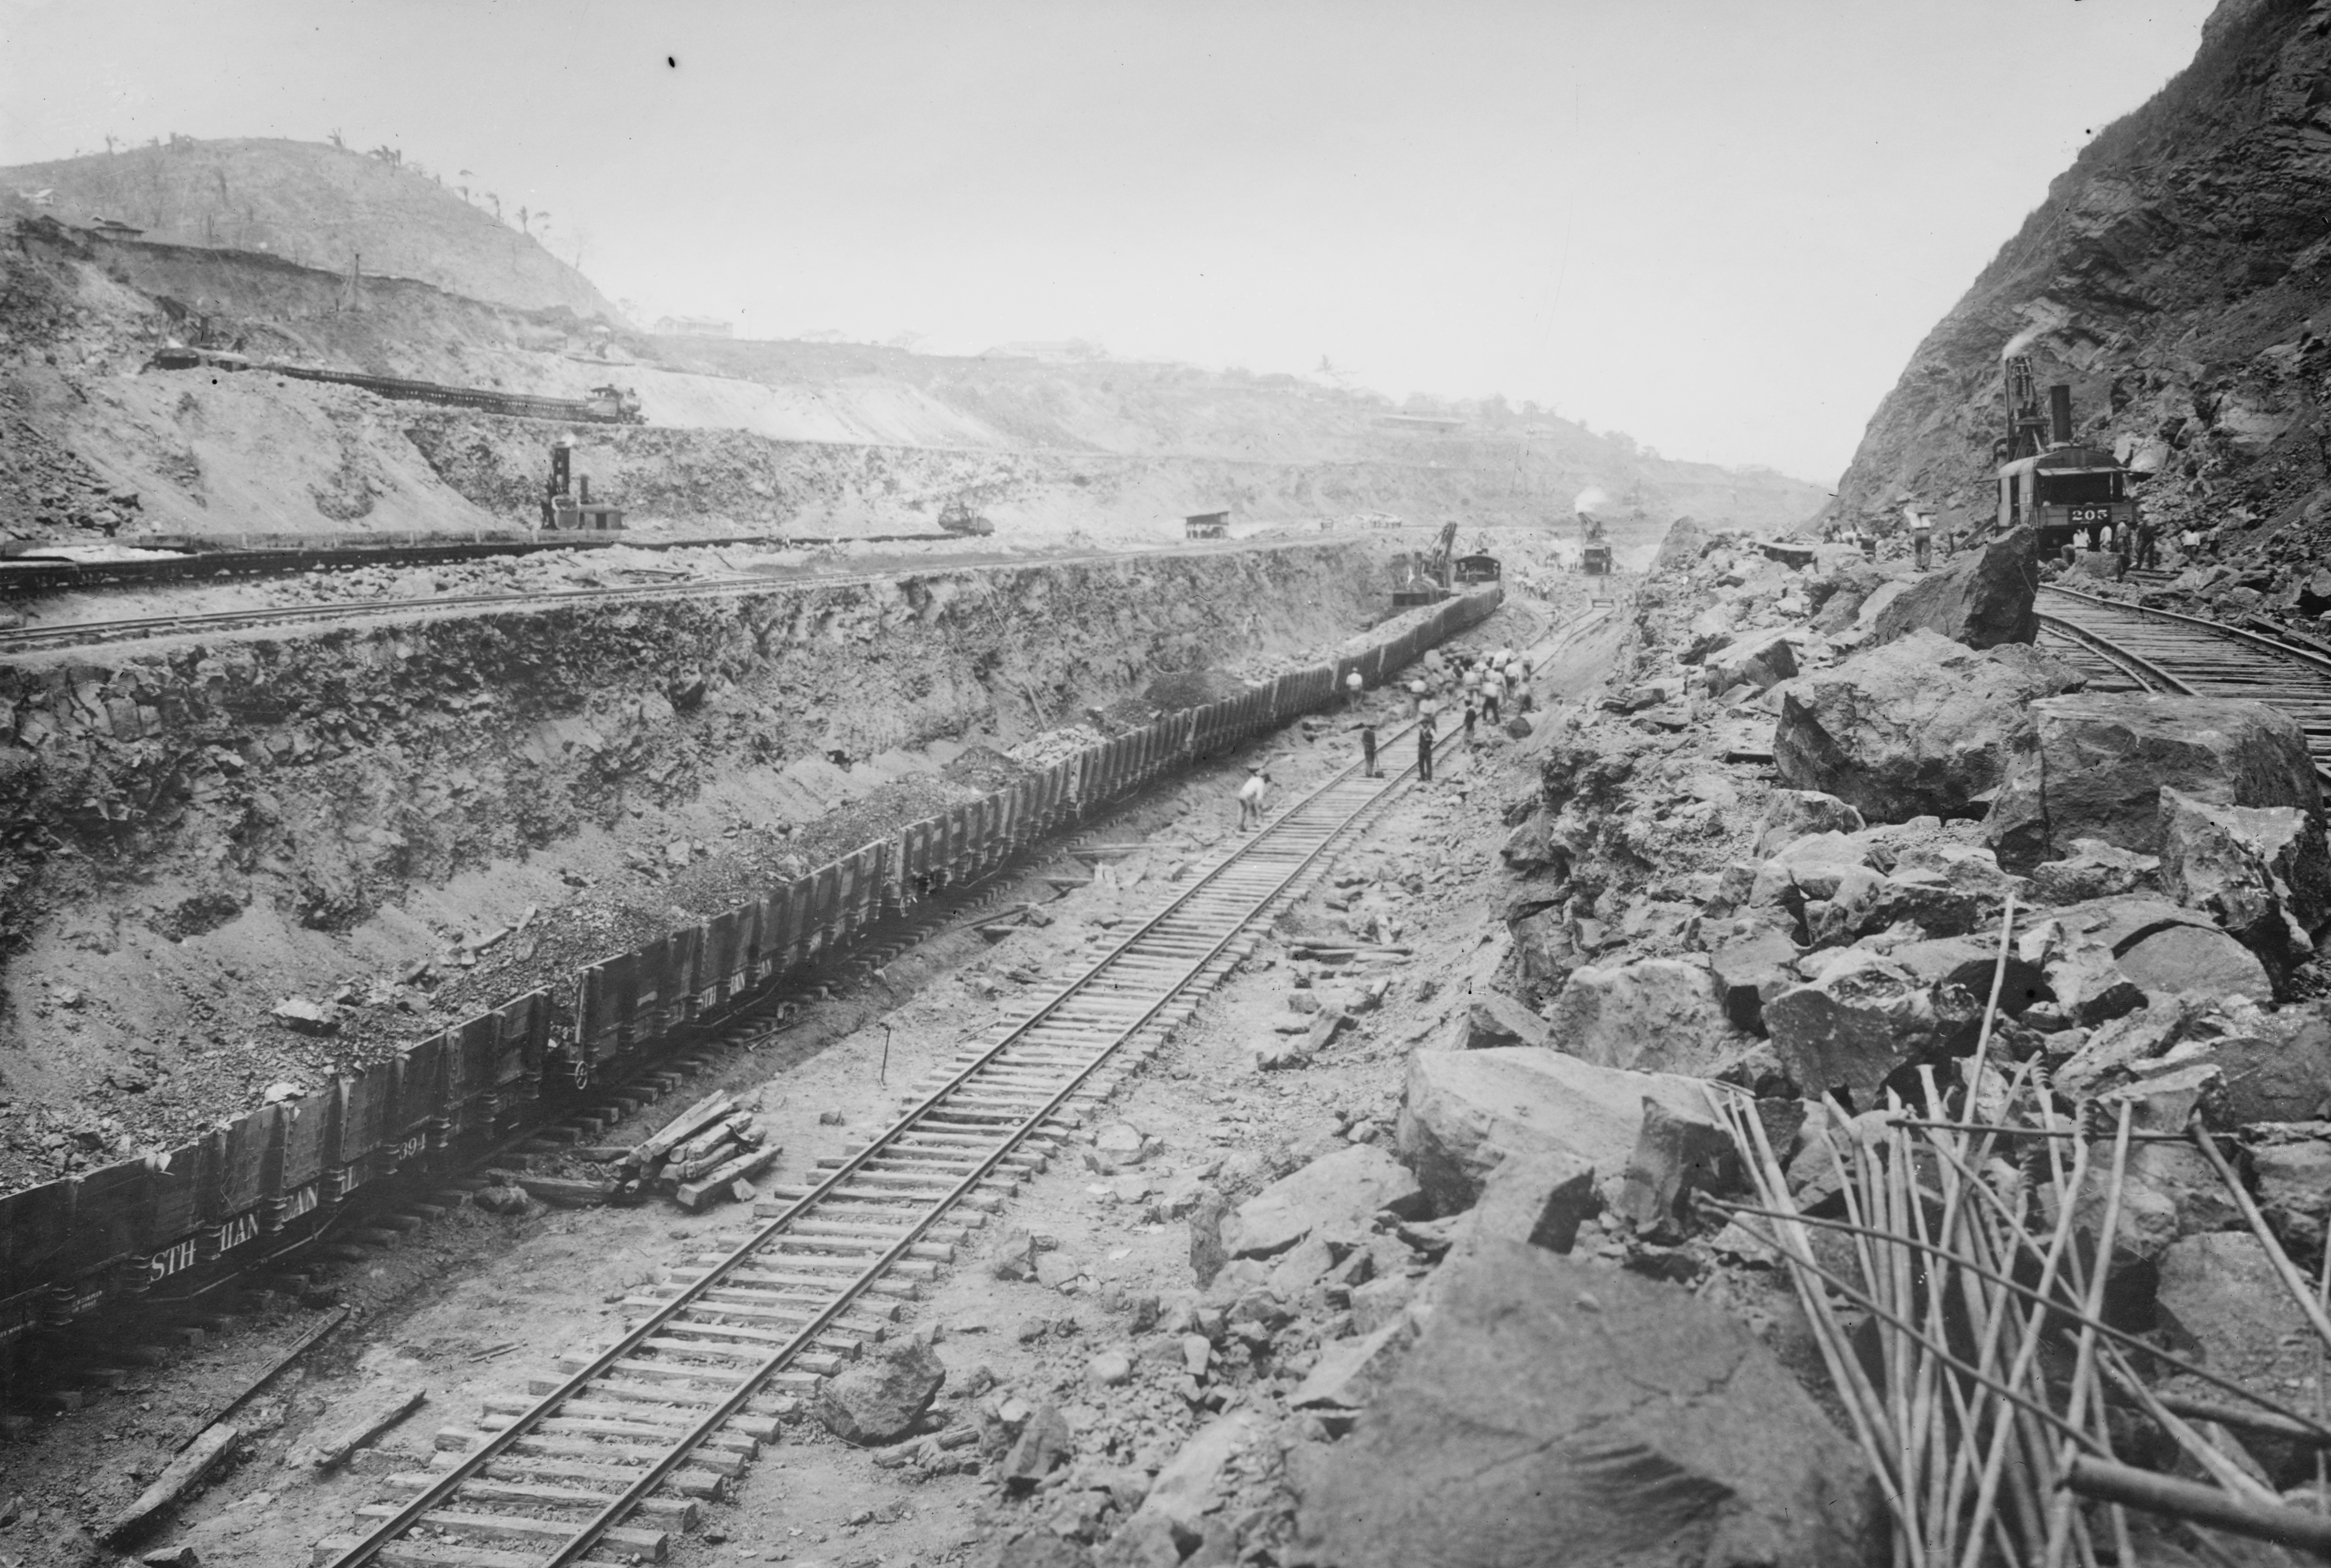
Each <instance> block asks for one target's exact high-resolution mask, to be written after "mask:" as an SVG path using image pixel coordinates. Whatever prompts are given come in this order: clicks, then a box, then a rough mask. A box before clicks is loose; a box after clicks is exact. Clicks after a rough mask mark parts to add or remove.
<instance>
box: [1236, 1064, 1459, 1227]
mask: <svg viewBox="0 0 2331 1568" xmlns="http://www.w3.org/2000/svg"><path fill="white" fill-rule="evenodd" d="M1469 1054H1471V1053H1469ZM1481 1054H1493V1053H1481ZM1422 1200H1423V1193H1422V1189H1421V1188H1420V1187H1418V1185H1417V1183H1416V1179H1415V1178H1414V1177H1413V1176H1411V1175H1410V1174H1408V1171H1407V1170H1406V1169H1405V1168H1404V1167H1403V1165H1402V1164H1401V1163H1400V1162H1399V1161H1398V1160H1395V1159H1394V1158H1393V1157H1392V1156H1391V1155H1388V1154H1386V1153H1384V1151H1383V1150H1382V1149H1380V1148H1377V1147H1376V1146H1375V1145H1373V1144H1354V1145H1351V1146H1350V1147H1349V1148H1343V1149H1338V1150H1337V1151H1336V1152H1335V1153H1334V1154H1332V1155H1323V1156H1322V1157H1320V1158H1318V1159H1316V1160H1314V1161H1312V1162H1311V1163H1310V1164H1308V1165H1306V1166H1304V1167H1303V1168H1302V1169H1301V1170H1299V1171H1297V1172H1296V1173H1295V1174H1292V1175H1290V1176H1283V1177H1281V1178H1280V1180H1278V1181H1276V1182H1273V1183H1271V1184H1270V1186H1268V1187H1265V1188H1264V1189H1263V1190H1262V1191H1261V1192H1260V1193H1256V1194H1255V1195H1254V1196H1253V1197H1251V1198H1249V1199H1248V1200H1247V1201H1246V1202H1243V1203H1241V1204H1240V1205H1239V1206H1238V1208H1237V1209H1236V1211H1234V1212H1232V1214H1231V1216H1230V1217H1229V1219H1228V1220H1226V1221H1224V1222H1223V1232H1222V1234H1223V1248H1224V1250H1226V1251H1227V1252H1228V1253H1229V1254H1230V1256H1232V1257H1233V1258H1269V1257H1271V1256H1273V1255H1275V1254H1277V1253H1280V1252H1284V1251H1286V1250H1288V1249H1289V1247H1292V1246H1294V1245H1295V1244H1296V1243H1297V1242H1298V1241H1300V1240H1303V1239H1304V1238H1305V1237H1307V1236H1308V1235H1310V1234H1311V1233H1312V1232H1313V1231H1318V1230H1323V1229H1330V1228H1337V1227H1340V1228H1343V1229H1346V1230H1348V1231H1356V1232H1358V1233H1359V1234H1362V1235H1365V1233H1366V1231H1367V1229H1368V1222H1369V1221H1371V1220H1373V1219H1374V1218H1375V1214H1376V1212H1377V1211H1379V1210H1382V1209H1390V1210H1392V1211H1393V1212H1394V1213H1397V1214H1401V1215H1403V1216H1408V1215H1413V1214H1416V1213H1420V1212H1422Z"/></svg>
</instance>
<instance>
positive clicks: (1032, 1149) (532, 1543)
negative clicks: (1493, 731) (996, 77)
mask: <svg viewBox="0 0 2331 1568" xmlns="http://www.w3.org/2000/svg"><path fill="white" fill-rule="evenodd" d="M1602 619H1603V615H1602V614H1600V613H1589V614H1587V615H1585V616H1584V617H1581V618H1580V619H1578V620H1576V621H1574V622H1571V623H1570V624H1569V625H1568V626H1566V627H1564V628H1561V629H1560V631H1559V634H1558V636H1557V637H1556V638H1555V639H1554V640H1553V641H1552V642H1551V644H1549V645H1545V646H1542V648H1541V649H1540V650H1538V651H1537V653H1538V660H1539V662H1541V663H1542V662H1543V661H1544V660H1546V659H1547V658H1550V657H1551V656H1552V653H1553V652H1554V651H1556V650H1557V649H1558V648H1559V646H1560V645H1561V644H1562V643H1564V642H1567V641H1570V640H1571V639H1573V638H1575V637H1576V636H1577V635H1579V634H1581V633H1582V632H1585V631H1586V630H1588V629H1590V628H1591V627H1592V626H1594V624H1596V623H1598V622H1600V621H1601V620H1602ZM1411 731H1413V725H1408V726H1403V727H1400V728H1399V729H1397V730H1395V731H1394V732H1392V733H1391V734H1389V735H1388V736H1386V744H1387V746H1390V745H1393V744H1396V743H1397V742H1398V740H1399V739H1400V737H1401V736H1403V735H1405V734H1408V733H1410V732H1411ZM1412 774H1413V767H1410V768H1390V769H1387V776H1385V777H1382V778H1368V777H1365V776H1364V775H1363V774H1361V773H1360V771H1359V769H1358V767H1357V765H1354V766H1352V767H1349V768H1346V769H1345V770H1344V771H1343V772H1341V773H1339V774H1337V775H1336V776H1335V777H1334V778H1332V779H1330V780H1329V781H1328V782H1327V784H1322V785H1321V786H1319V787H1318V789H1315V790H1313V791H1312V792H1310V793H1309V794H1307V795H1305V796H1304V797H1303V798H1301V799H1300V800H1299V801H1297V802H1296V803H1293V804H1292V805H1290V806H1289V807H1288V808H1286V809H1285V810H1284V811H1282V812H1280V813H1279V814H1278V815H1277V816H1276V817H1274V818H1272V819H1271V820H1270V822H1267V823H1266V824H1265V825H1264V826H1263V827H1262V828H1261V830H1259V831H1258V832H1256V833H1255V834H1254V835H1253V836H1252V837H1251V838H1246V839H1242V840H1241V841H1238V842H1236V843H1235V844H1234V846H1233V847H1232V848H1231V849H1230V850H1228V851H1225V852H1223V853H1222V854H1220V855H1218V856H1217V857H1215V858H1214V860H1213V861H1212V862H1211V863H1210V864H1207V865H1205V866H1204V867H1203V868H1202V869H1201V870H1199V871H1198V873H1197V874H1196V875H1195V877H1194V879H1193V880H1192V881H1191V882H1190V884H1189V885H1188V886H1187V887H1186V888H1185V889H1182V890H1180V891H1178V892H1176V893H1175V894H1174V895H1173V896H1172V897H1171V898H1168V899H1167V900H1166V902H1165V903H1164V904H1163V906H1162V907H1160V908H1157V909H1156V910H1155V911H1154V912H1153V913H1151V914H1150V915H1148V916H1147V917H1146V918H1143V919H1140V920H1139V921H1138V923H1137V925H1135V927H1134V928H1133V929H1132V930H1131V931H1130V932H1129V933H1128V934H1127V936H1124V937H1123V938H1121V939H1119V940H1118V941H1116V942H1114V943H1113V944H1112V946H1110V947H1109V948H1108V951H1107V952H1105V953H1103V954H1102V955H1099V957H1097V958H1095V959H1093V960H1092V961H1091V962H1090V963H1089V965H1086V966H1085V967H1084V968H1083V969H1082V970H1081V971H1080V972H1079V973H1078V974H1075V975H1074V976H1073V977H1072V978H1070V980H1068V981H1067V982H1066V983H1065V984H1061V985H1060V986H1058V987H1057V988H1055V989H1054V990H1052V991H1051V993H1049V994H1047V995H1045V996H1044V997H1043V998H1042V1000H1040V1001H1039V1002H1037V1003H1035V1004H1034V1005H1033V1006H1032V1008H1030V1009H1029V1010H1028V1012H1026V1013H1025V1014H1024V1015H1023V1016H1022V1017H1019V1018H1017V1019H1016V1020H1013V1021H1009V1022H1005V1023H1004V1024H1002V1025H999V1026H998V1027H997V1030H996V1031H995V1032H994V1034H993V1036H992V1038H989V1039H988V1040H986V1041H985V1042H984V1043H979V1042H975V1043H973V1044H971V1045H969V1046H967V1047H966V1048H965V1050H962V1051H961V1052H959V1053H958V1055H957V1056H956V1059H955V1060H953V1061H952V1062H950V1063H949V1064H948V1065H947V1067H944V1068H941V1069H937V1072H936V1073H935V1074H934V1075H933V1079H930V1080H926V1084H925V1086H924V1087H923V1088H922V1089H921V1092H920V1093H919V1095H918V1098H915V1099H914V1100H913V1102H912V1103H911V1104H909V1106H908V1107H907V1108H906V1110H905V1112H904V1114H903V1115H901V1116H900V1117H899V1118H898V1119H897V1120H896V1121H894V1122H893V1123H892V1124H891V1125H890V1126H889V1127H888V1128H887V1129H885V1130H884V1131H882V1132H881V1133H880V1134H878V1135H876V1136H874V1137H873V1138H871V1140H869V1141H868V1142H866V1143H864V1144H863V1145H860V1146H858V1147H857V1148H855V1149H854V1150H852V1151H851V1152H849V1153H847V1154H845V1155H839V1156H834V1157H833V1158H830V1159H826V1160H823V1161H821V1162H819V1173H820V1174H818V1176H817V1178H816V1180H815V1182H814V1184H813V1185H811V1186H808V1187H792V1188H784V1187H781V1188H779V1189H777V1190H776V1191H775V1193H772V1194H771V1195H770V1198H769V1199H768V1200H766V1201H765V1202H764V1204H763V1205H762V1206H761V1208H759V1209H756V1216H759V1215H763V1214H766V1219H765V1220H764V1222H762V1223H760V1224H759V1225H758V1226H757V1227H756V1229H755V1230H753V1231H751V1232H750V1233H749V1234H747V1235H745V1236H743V1237H742V1238H741V1239H740V1240H737V1241H735V1243H734V1244H733V1245H730V1246H729V1247H728V1248H727V1250H723V1251H719V1252H714V1253H707V1254H701V1255H699V1256H698V1257H696V1258H695V1259H693V1261H692V1263H691V1264H690V1267H689V1268H687V1269H684V1270H682V1271H681V1272H680V1275H679V1276H678V1277H677V1278H675V1280H674V1281H673V1283H671V1285H668V1286H666V1287H664V1288H661V1289H660V1290H657V1291H653V1292H649V1293H645V1294H642V1295H637V1296H633V1297H628V1298H626V1300H625V1302H624V1306H625V1307H627V1308H629V1309H632V1310H634V1311H638V1312H641V1313H642V1314H643V1316H642V1317H641V1318H640V1320H639V1321H638V1322H637V1323H636V1324H635V1325H634V1326H632V1327H631V1328H629V1329H628V1330H627V1331H626V1332H625V1333H624V1334H623V1336H622V1337H621V1338H620V1339H618V1340H616V1341H615V1342H614V1344H612V1345H604V1346H603V1347H600V1348H598V1349H596V1350H595V1351H592V1352H588V1353H578V1354H573V1355H570V1356H568V1357H566V1358H564V1359H563V1360H562V1361H561V1362H560V1364H559V1372H560V1373H561V1374H562V1375H561V1376H559V1377H558V1378H557V1379H549V1378H546V1379H543V1380H540V1381H539V1382H538V1384H537V1391H538V1396H539V1397H537V1398H535V1399H533V1400H532V1401H531V1402H519V1401H514V1400H513V1401H508V1402H493V1403H490V1404H489V1407H488V1412H489V1413H488V1418H487V1420H486V1421H482V1422H480V1430H479V1431H478V1432H477V1433H476V1434H475V1437H474V1440H471V1439H470V1438H469V1437H467V1436H464V1437H461V1438H457V1439H456V1440H457V1441H459V1442H461V1444H462V1446H463V1451H462V1452H461V1457H460V1458H459V1459H456V1460H454V1462H453V1463H452V1465H451V1466H450V1467H448V1468H442V1469H431V1470H425V1471H415V1472H414V1473H411V1474H408V1475H404V1476H400V1477H394V1478H391V1479H390V1483H389V1485H390V1487H391V1489H392V1490H395V1491H396V1492H398V1493H400V1494H403V1500H401V1501H395V1502H382V1503H376V1504H373V1505H370V1506H366V1507H365V1508H363V1509H361V1510H359V1515H360V1517H362V1518H363V1519H365V1520H366V1521H368V1522H369V1527H368V1529H367V1530H366V1534H364V1535H340V1536H332V1537H328V1538H327V1539H326V1540H324V1541H322V1542H320V1543H319V1544H318V1546H317V1549H316V1557H315V1561H316V1562H317V1563H319V1564H324V1565H328V1568H362V1565H363V1564H366V1563H386V1564H391V1565H392V1568H455V1565H457V1564H458V1565H461V1568H563V1565H565V1564H569V1563H609V1564H612V1563H614V1562H617V1561H620V1560H622V1559H623V1558H633V1559H634V1560H642V1561H660V1560H661V1559H662V1558H663V1557H664V1556H665V1555H666V1554H667V1553H668V1552H669V1549H670V1544H671V1534H672V1532H673V1531H674V1530H675V1529H679V1528H685V1527H686V1526H687V1525H690V1523H692V1522H693V1520H694V1518H695V1516H696V1509H697V1506H698V1505H697V1499H699V1498H701V1497H717V1496H719V1495H721V1494H722V1493H723V1492H724V1490H725V1488H726V1486H727V1483H728V1479H729V1478H733V1477H734V1476H736V1475H737V1474H738V1473H740V1472H741V1471H742V1469H743V1468H744V1466H745V1464H746V1463H747V1460H748V1459H750V1457H751V1455H752V1454H753V1452H754V1451H755V1450H756V1448H757V1447H758V1445H759V1444H760V1443H761V1442H763V1441H766V1440H770V1439H773V1438H774V1437H775V1436H776V1433H777V1424H778V1420H777V1416H776V1414H775V1411H774V1410H771V1409H768V1408H766V1407H764V1406H762V1405H761V1404H760V1403H759V1402H760V1401H762V1400H763V1399H764V1397H765V1396H766V1395H770V1394H773V1393H776V1392H787V1391H790V1392H808V1391H809V1390H810V1389H811V1388H812V1387H813V1384H814V1383H815V1382H816V1380H817V1379H818V1378H820V1377H822V1376H824V1375H828V1374H830V1373H834V1372H838V1371H840V1370H841V1369H842V1366H843V1364H845V1363H846V1362H847V1361H848V1360H849V1359H850V1358H851V1357H852V1356H854V1355H855V1354H857V1353H858V1351H859V1350H860V1349H861V1347H862V1346H864V1345H867V1344H869V1343H872V1342H877V1341H880V1339H881V1338H882V1337H883V1336H884V1335H885V1334H887V1333H888V1332H889V1331H890V1327H891V1326H892V1324H893V1323H894V1322H895V1320H896V1318H897V1316H898V1314H899V1309H900V1304H901V1302H902V1301H904V1300H907V1299H911V1298H913V1297H915V1296H916V1295H917V1294H918V1291H919V1290H920V1288H921V1286H922V1284H923V1283H924V1282H925V1281H927V1280H928V1279H929V1278H931V1277H933V1276H935V1275H936V1274H937V1272H938V1270H939V1269H941V1268H943V1267H944V1266H945V1265H947V1264H948V1263H950V1262H952V1261H954V1259H955V1257H956V1249H957V1248H958V1247H959V1246H960V1245H961V1244H962V1243H963V1242H964V1241H965V1240H966V1238H967V1237H968V1236H969V1234H970V1232H971V1231H974V1230H976V1229H977V1228H978V1227H979V1226H980V1225H982V1224H983V1223H985V1220H986V1219H987V1217H988V1215H989V1214H990V1213H991V1212H994V1211H995V1210H996V1209H998V1208H1000V1207H1001V1205H1002V1203H1003V1201H1004V1197H1005V1195H1006V1194H1007V1193H1009V1192H1010V1191H1011V1190H1012V1188H1013V1186H1014V1185H1016V1184H1017V1183H1019V1182H1021V1181H1023V1180H1025V1179H1027V1178H1028V1177H1030V1176H1032V1175H1033V1174H1035V1173H1036V1172H1038V1171H1040V1170H1042V1168H1043V1165H1044V1164H1045V1162H1046V1160H1047V1158H1048V1157H1049V1156H1050V1155H1051V1154H1052V1153H1054V1152H1055V1151H1056V1150H1057V1149H1058V1147H1059V1144H1058V1140H1057V1134H1056V1133H1055V1132H1053V1131H1052V1130H1051V1128H1052V1127H1053V1126H1056V1125H1057V1126H1066V1125H1068V1124H1070V1123H1071V1122H1073V1121H1074V1120H1075V1119H1077V1118H1078V1117H1080V1114H1081V1108H1082V1107H1084V1106H1086V1105H1088V1104H1092V1105H1097V1104H1098V1103H1099V1101H1101V1100H1103V1099H1105V1098H1107V1096H1108V1093H1109V1092H1111V1091H1112V1090H1113V1089H1114V1088H1115V1087H1116V1080H1117V1079H1118V1078H1119V1077H1121V1076H1122V1074H1123V1073H1124V1072H1125V1071H1127V1070H1129V1069H1130V1067H1131V1065H1132V1064H1133V1062H1134V1061H1135V1060H1138V1059H1140V1058H1142V1057H1146V1056H1147V1055H1149V1054H1151V1053H1153V1052H1155V1051H1156V1050H1157V1048H1158V1047H1160V1046H1162V1045H1163V1044H1164V1043H1165V1041H1166V1038H1167V1036H1168V1034H1169V1033H1170V1032H1171V1031H1172V1030H1173V1029H1174V1028H1175V1026H1176V1025H1178V1024H1179V1023H1181V1022H1183V1021H1184V1020H1185V1019H1186V1018H1188V1017H1189V1016H1190V1014H1191V1013H1193V1012H1195V1011H1196V1008H1197V1006H1198V1003H1199V1002H1200V1000H1201V999H1202V998H1203V996H1204V993H1206V992H1207V991H1208V990H1211V989H1212V987H1213V985H1214V984H1216V983H1218V982H1219V981H1220V980H1221V979H1222V978H1223V976H1224V975H1226V974H1228V973H1229V972H1230V970H1231V969H1232V967H1234V966H1235V965H1237V964H1238V963H1239V962H1240V961H1241V960H1242V958H1244V957H1245V956H1246V955H1247V954H1248V953H1249V952H1251V949H1252V947H1253V946H1254V944H1255V942H1256V941H1257V940H1259V939H1260V936H1259V934H1260V932H1261V930H1262V929H1263V928H1265V927H1264V923H1265V922H1266V920H1267V918H1268V917H1270V915H1272V914H1273V913H1274V912H1275V911H1276V910H1277V909H1278V908H1281V907H1283V906H1284V904H1285V903H1286V902H1287V901H1289V900H1290V899H1292V898H1299V897H1300V896H1301V895H1302V894H1303V893H1304V892H1305V891H1306V890H1308V887H1309V885H1310V884H1311V883H1312V882H1314V881H1315V880H1316V879H1318V876H1319V875H1321V874H1323V873H1324V872H1325V870H1327V864H1328V861H1329V858H1330V856H1331V854H1332V853H1333V851H1335V849H1336V848H1337V846H1338V845H1339V844H1341V843H1343V842H1345V841H1347V840H1348V839H1349V838H1350V837H1351V836H1352V835H1353V834H1354V833H1355V832H1357V831H1358V829H1359V828H1360V827H1361V826H1362V825H1363V824H1364V823H1365V822H1366V821H1367V820H1368V819H1369V818H1371V817H1372V816H1374V815H1375V813H1377V812H1378V811H1380V810H1381V809H1382V808H1383V807H1384V805H1386V804H1387V803H1389V802H1390V801H1391V800H1392V799H1393V798H1394V796H1396V795H1397V794H1399V792H1400V791H1401V790H1402V789H1403V787H1404V785H1405V784H1406V783H1407V782H1408V780H1409V778H1410V777H1411V776H1412ZM593 1554H600V1555H597V1556H595V1555H593Z"/></svg>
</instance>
